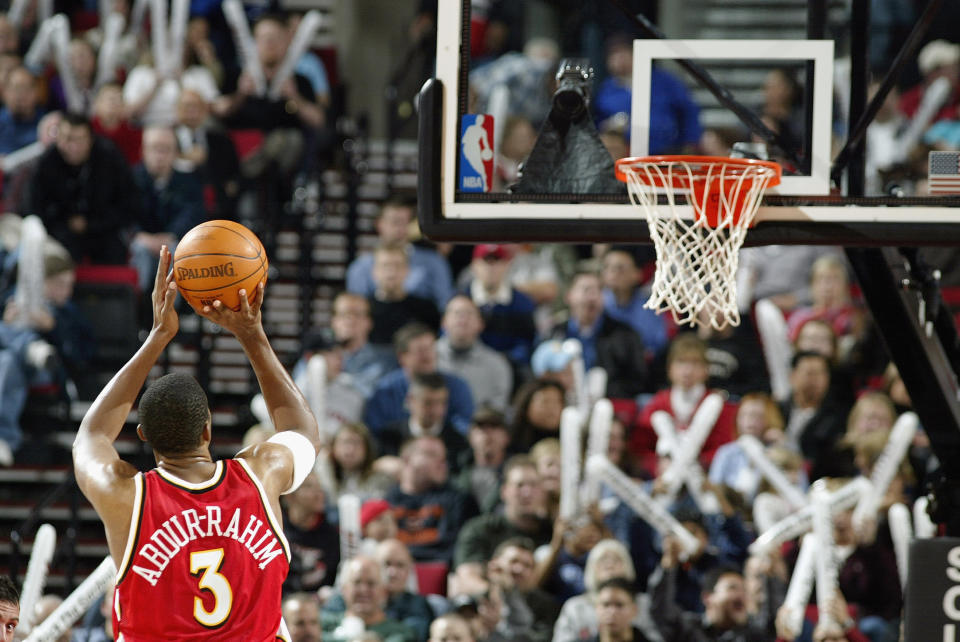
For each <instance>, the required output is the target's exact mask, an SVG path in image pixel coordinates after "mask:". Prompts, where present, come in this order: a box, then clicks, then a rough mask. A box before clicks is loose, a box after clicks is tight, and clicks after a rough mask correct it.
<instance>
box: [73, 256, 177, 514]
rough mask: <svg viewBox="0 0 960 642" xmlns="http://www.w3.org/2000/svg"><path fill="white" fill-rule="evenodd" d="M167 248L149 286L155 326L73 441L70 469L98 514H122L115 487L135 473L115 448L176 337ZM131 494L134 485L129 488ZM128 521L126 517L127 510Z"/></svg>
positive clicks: (174, 294) (95, 404)
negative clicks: (146, 384)
mask: <svg viewBox="0 0 960 642" xmlns="http://www.w3.org/2000/svg"><path fill="white" fill-rule="evenodd" d="M171 258H172V257H171V255H170V250H169V249H168V248H167V247H166V246H164V247H163V248H162V249H161V251H160V263H159V265H158V267H157V276H156V279H155V280H154V286H153V295H152V297H153V328H152V329H151V330H150V334H149V335H148V336H147V340H146V341H144V343H143V345H142V346H141V347H140V349H139V350H137V352H136V354H134V355H133V357H132V358H131V359H130V361H128V362H127V363H126V365H124V366H123V368H121V369H120V371H119V372H118V373H117V374H116V375H114V377H113V379H111V380H110V383H108V384H107V385H106V387H104V389H103V390H102V391H101V392H100V394H99V395H98V396H97V399H96V400H95V401H94V402H93V405H92V406H90V410H89V411H87V414H86V416H85V417H84V418H83V421H82V422H81V423H80V429H79V430H78V431H77V438H76V439H75V440H74V442H73V465H74V472H75V474H76V477H77V484H78V485H79V486H80V490H82V491H83V494H84V495H86V496H87V498H88V499H89V500H90V502H91V503H92V504H93V505H94V508H96V509H97V511H98V512H99V513H100V515H101V516H104V515H105V512H106V513H109V512H110V511H112V510H113V508H114V507H116V509H117V510H118V511H119V512H120V513H122V512H123V507H121V506H118V505H117V504H118V502H117V501H116V500H117V499H119V498H118V497H117V496H116V491H117V490H118V488H117V484H120V483H125V482H126V483H130V480H131V479H132V478H133V476H134V475H136V472H137V471H136V469H135V468H134V467H133V466H131V465H130V464H128V463H126V462H124V461H122V460H121V459H120V456H119V455H118V454H117V450H116V448H114V446H113V442H114V440H115V439H116V438H117V435H119V434H120V430H121V429H122V428H123V424H124V423H125V422H126V420H127V416H128V415H129V414H130V409H131V408H132V407H133V404H134V402H135V401H136V399H137V395H138V394H139V393H140V389H141V388H142V387H143V383H144V381H146V379H147V375H148V374H149V373H150V369H151V368H153V365H154V364H155V363H156V361H157V359H158V358H159V357H160V355H161V354H162V353H163V350H164V348H166V347H167V344H168V343H170V340H171V339H172V338H173V337H174V336H176V334H177V330H178V329H179V326H180V322H179V318H178V317H177V312H176V310H175V309H174V302H175V300H176V298H177V287H176V284H175V283H174V282H173V277H172V276H171V275H170V274H169V272H170V261H171ZM130 488H131V491H132V488H133V486H132V483H131V485H130ZM127 510H128V513H127V517H128V518H129V509H127Z"/></svg>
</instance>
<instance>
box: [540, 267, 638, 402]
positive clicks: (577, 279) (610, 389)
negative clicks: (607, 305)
mask: <svg viewBox="0 0 960 642" xmlns="http://www.w3.org/2000/svg"><path fill="white" fill-rule="evenodd" d="M566 300H567V305H568V306H569V310H570V318H569V319H568V320H567V321H566V322H561V323H559V324H557V325H556V326H554V328H553V330H552V331H551V333H550V337H549V338H550V339H560V340H562V339H578V340H579V341H580V343H581V345H582V346H583V365H584V367H585V368H586V369H588V370H589V369H590V368H593V367H594V366H599V367H601V368H603V369H604V370H606V372H607V391H606V394H607V396H608V397H616V398H623V399H628V398H632V397H635V396H637V395H638V394H640V393H641V392H647V391H648V386H647V363H646V358H645V356H644V345H643V341H642V340H641V339H640V337H639V336H638V335H637V333H636V332H634V331H633V329H632V328H631V327H630V326H628V325H627V324H625V323H622V322H620V321H617V320H615V319H613V318H612V317H610V315H608V314H606V313H605V312H604V310H603V293H602V291H601V288H600V276H599V275H598V274H596V273H595V272H580V273H579V274H577V275H575V276H574V277H573V280H572V281H571V282H570V289H569V290H568V291H567V298H566Z"/></svg>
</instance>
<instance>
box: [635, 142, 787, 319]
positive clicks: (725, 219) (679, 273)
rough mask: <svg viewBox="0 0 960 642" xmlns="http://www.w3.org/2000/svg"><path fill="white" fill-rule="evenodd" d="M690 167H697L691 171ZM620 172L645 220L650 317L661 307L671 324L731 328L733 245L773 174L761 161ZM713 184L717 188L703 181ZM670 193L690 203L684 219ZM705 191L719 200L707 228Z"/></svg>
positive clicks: (638, 166) (735, 315) (734, 313)
mask: <svg viewBox="0 0 960 642" xmlns="http://www.w3.org/2000/svg"><path fill="white" fill-rule="evenodd" d="M695 167H696V168H701V167H702V168H703V169H702V170H701V172H699V173H698V172H696V171H694V168H695ZM620 169H621V171H622V172H623V173H624V175H625V176H626V178H627V181H626V182H627V190H628V192H629V193H630V200H631V201H632V202H633V204H634V205H635V206H637V207H639V208H640V209H641V210H642V211H643V213H644V215H645V217H646V219H647V225H648V226H649V228H650V238H652V239H653V244H654V246H655V248H656V251H657V266H656V274H655V275H654V279H653V287H652V292H651V294H650V299H649V300H648V301H647V303H646V305H645V306H644V307H647V308H650V309H652V310H654V311H656V312H657V313H658V314H659V313H660V312H662V311H664V310H669V311H670V312H671V314H673V318H674V320H675V321H676V322H677V323H678V324H690V325H691V326H696V325H697V324H698V323H709V324H710V325H711V326H713V327H714V328H716V329H717V330H722V329H724V328H725V327H727V325H739V324H740V310H739V308H738V307H737V287H736V273H737V266H738V264H739V252H740V246H741V245H743V241H744V239H745V238H746V234H747V228H748V227H749V226H750V223H751V222H752V221H753V219H754V217H755V216H756V213H757V209H759V207H760V201H761V199H762V198H763V192H764V190H765V189H766V187H767V184H768V182H769V181H770V179H771V178H772V177H773V176H774V175H775V174H776V172H775V171H774V170H772V169H770V168H769V167H766V166H763V165H743V164H737V163H734V162H731V163H723V162H721V161H717V162H711V163H702V162H692V163H688V162H686V161H683V160H663V161H660V162H637V163H635V164H632V165H621V167H620ZM695 181H703V182H704V186H705V188H706V189H704V190H703V191H702V193H700V195H699V197H696V196H694V194H693V191H692V190H691V189H690V186H692V185H693V184H694V182H695ZM713 182H717V185H713V186H711V185H710V184H711V183H713ZM658 186H659V187H658ZM664 186H665V187H664ZM677 192H680V193H683V194H685V195H686V198H687V201H688V203H689V205H690V206H692V209H693V212H694V217H693V219H692V220H690V219H685V218H682V217H681V214H682V213H683V210H684V209H685V208H683V206H682V205H680V206H678V205H677V203H676V198H675V197H676V193H677ZM660 193H664V194H665V195H666V197H667V203H666V204H665V205H661V204H659V202H658V199H657V195H658V194H660ZM711 196H712V197H713V198H714V199H718V200H719V202H718V203H717V204H716V206H712V207H716V208H717V212H716V215H717V224H716V226H715V227H712V226H710V225H708V224H707V221H706V217H705V215H704V211H705V208H706V207H707V206H708V201H709V200H710V199H711ZM738 204H739V206H738ZM738 209H739V210H740V211H739V213H738V212H737V210H738ZM687 211H688V212H689V210H687ZM737 214H739V216H737Z"/></svg>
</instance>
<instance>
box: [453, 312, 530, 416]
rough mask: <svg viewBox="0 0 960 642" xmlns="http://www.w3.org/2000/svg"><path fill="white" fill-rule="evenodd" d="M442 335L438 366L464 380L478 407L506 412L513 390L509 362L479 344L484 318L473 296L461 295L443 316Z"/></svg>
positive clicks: (511, 371)
mask: <svg viewBox="0 0 960 642" xmlns="http://www.w3.org/2000/svg"><path fill="white" fill-rule="evenodd" d="M442 327H443V332H444V334H443V336H441V337H440V339H438V340H437V364H438V365H439V366H440V368H442V369H443V370H444V371H446V372H451V373H453V374H455V375H457V376H459V377H462V378H463V379H464V380H465V381H466V382H467V384H468V385H469V386H470V392H472V393H473V403H474V404H475V405H476V406H477V407H478V408H482V407H485V406H486V407H489V408H495V409H497V410H500V411H504V410H506V409H507V406H508V405H509V403H510V393H511V392H512V391H513V370H512V369H511V368H510V362H509V361H507V360H506V358H505V357H504V356H503V355H502V354H500V353H498V352H497V351H495V350H492V349H490V348H489V347H487V346H485V345H484V344H483V343H482V342H481V341H480V333H481V332H482V330H483V318H482V317H481V316H480V310H479V309H478V308H477V306H476V304H475V303H474V302H473V301H471V300H470V297H468V296H466V295H463V294H458V295H457V296H455V297H453V298H452V299H450V302H449V303H447V309H446V310H445V311H444V313H443V321H442Z"/></svg>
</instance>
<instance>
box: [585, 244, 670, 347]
mask: <svg viewBox="0 0 960 642" xmlns="http://www.w3.org/2000/svg"><path fill="white" fill-rule="evenodd" d="M601 276H602V278H603V310H604V312H606V313H607V314H608V315H609V316H610V317H611V318H613V319H615V320H616V321H621V322H623V323H626V324H627V325H629V326H630V327H631V328H633V330H634V332H636V333H637V334H638V335H640V338H641V339H642V340H643V346H644V348H646V350H647V356H648V357H650V358H651V359H652V358H653V357H655V356H656V355H659V354H662V353H663V351H664V350H666V348H667V324H666V318H665V317H663V316H660V315H658V314H657V313H656V312H654V311H653V310H649V309H647V308H645V307H643V306H644V304H646V302H647V300H648V299H649V293H647V292H644V291H643V289H642V288H641V287H640V270H639V268H637V263H636V259H634V256H633V254H631V253H630V252H628V251H627V250H624V249H618V248H613V249H610V250H608V251H607V253H606V254H604V255H603V268H602V272H601Z"/></svg>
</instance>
